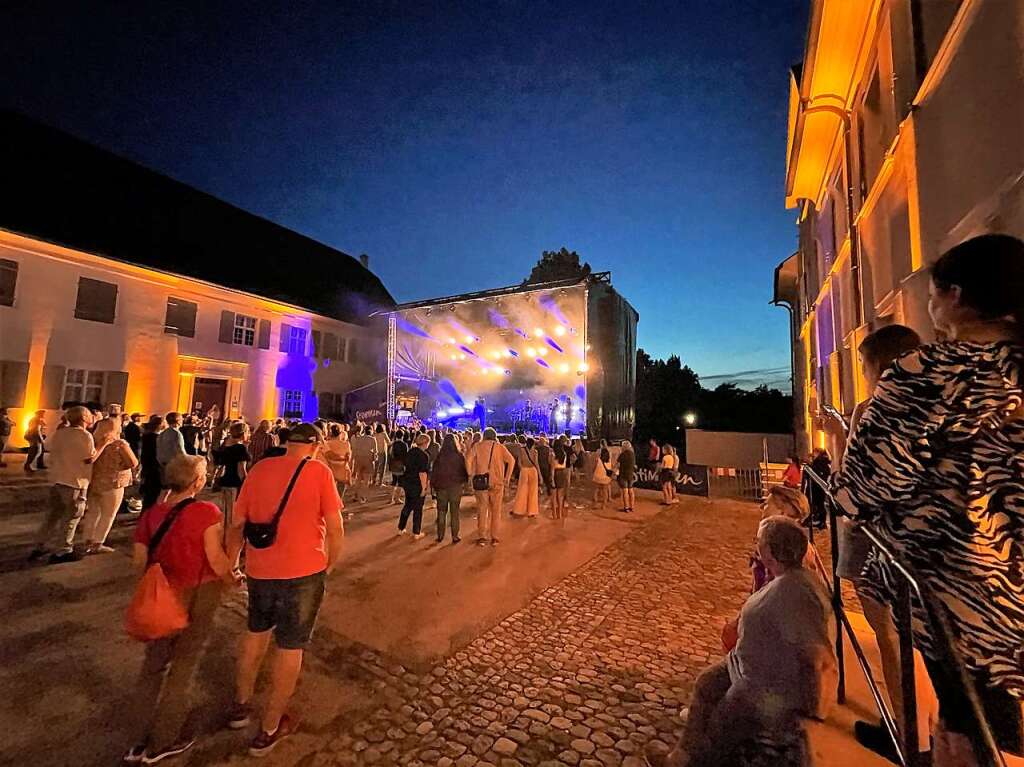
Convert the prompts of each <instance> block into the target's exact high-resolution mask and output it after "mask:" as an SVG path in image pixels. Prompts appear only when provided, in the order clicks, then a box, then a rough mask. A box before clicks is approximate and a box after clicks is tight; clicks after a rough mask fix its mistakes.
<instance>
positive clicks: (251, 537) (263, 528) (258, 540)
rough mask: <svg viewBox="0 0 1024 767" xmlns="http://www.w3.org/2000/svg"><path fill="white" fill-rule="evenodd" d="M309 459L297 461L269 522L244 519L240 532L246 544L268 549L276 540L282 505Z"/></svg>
mask: <svg viewBox="0 0 1024 767" xmlns="http://www.w3.org/2000/svg"><path fill="white" fill-rule="evenodd" d="M309 460H310V459H309V458H303V459H302V460H301V461H299V465H298V466H297V467H296V468H295V473H294V474H292V478H291V481H290V482H289V483H288V488H287V489H286V490H285V491H284V495H283V496H282V497H281V503H280V504H278V506H277V511H276V512H274V516H273V518H272V519H271V520H270V521H269V522H252V521H250V520H246V522H245V526H244V527H243V528H242V534H243V535H244V536H245V540H246V541H247V542H248V544H249V545H250V546H252V547H253V548H254V549H268V548H270V547H271V546H273V545H274V541H276V540H277V526H278V524H279V523H280V522H281V515H282V514H284V507H285V506H287V505H288V499H289V498H290V497H291V494H292V489H293V488H294V487H295V482H296V480H298V478H299V474H301V473H302V470H303V469H304V468H306V464H307V463H309Z"/></svg>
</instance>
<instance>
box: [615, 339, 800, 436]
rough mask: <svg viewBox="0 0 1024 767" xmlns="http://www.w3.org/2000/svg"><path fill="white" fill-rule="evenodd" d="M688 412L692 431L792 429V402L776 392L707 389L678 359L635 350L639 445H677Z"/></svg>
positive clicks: (727, 386)
mask: <svg viewBox="0 0 1024 767" xmlns="http://www.w3.org/2000/svg"><path fill="white" fill-rule="evenodd" d="M690 412H692V413H693V414H694V415H695V416H696V417H697V427H698V428H701V429H708V430H712V431H746V432H769V433H788V432H790V431H792V428H793V426H792V412H793V398H792V397H791V396H790V395H788V394H783V393H782V392H780V391H779V390H777V389H769V388H768V387H767V386H759V387H757V388H756V389H754V390H752V391H747V390H745V389H740V388H739V387H738V386H736V385H735V384H731V383H727V384H722V385H721V386H718V387H717V388H715V389H713V390H708V389H705V388H703V387H702V386H701V385H700V378H699V377H698V376H697V374H696V373H694V372H693V370H691V369H690V367H689V366H688V365H683V364H682V362H681V361H680V359H679V357H677V356H676V355H672V356H671V357H669V358H668V359H667V360H655V359H652V358H651V356H650V355H649V354H647V352H645V351H644V350H643V349H637V352H636V429H635V430H634V438H635V439H636V440H637V441H638V443H643V442H646V441H647V440H648V439H650V438H651V437H654V438H655V439H656V440H658V442H659V443H664V442H670V443H672V444H674V445H677V446H681V445H682V442H683V439H682V437H683V430H684V429H686V428H687V424H686V423H685V421H684V418H685V416H686V414H687V413H690Z"/></svg>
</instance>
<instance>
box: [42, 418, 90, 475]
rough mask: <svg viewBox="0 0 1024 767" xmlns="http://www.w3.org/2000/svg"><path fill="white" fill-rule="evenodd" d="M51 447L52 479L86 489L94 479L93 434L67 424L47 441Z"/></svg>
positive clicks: (47, 444)
mask: <svg viewBox="0 0 1024 767" xmlns="http://www.w3.org/2000/svg"><path fill="white" fill-rule="evenodd" d="M46 446H47V447H48V448H49V449H50V479H51V480H52V481H53V483H54V484H55V485H65V486H67V487H77V488H80V489H82V490H85V489H86V488H87V487H89V480H90V479H92V464H91V463H86V461H87V460H89V459H90V458H92V452H93V448H94V447H95V445H94V443H93V440H92V435H91V434H90V433H89V432H87V431H86V430H85V429H78V428H75V427H73V426H65V427H64V428H63V429H57V432H56V433H55V434H54V435H53V436H52V437H50V439H49V440H47V442H46Z"/></svg>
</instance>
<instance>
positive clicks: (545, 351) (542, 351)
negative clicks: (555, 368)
mask: <svg viewBox="0 0 1024 767" xmlns="http://www.w3.org/2000/svg"><path fill="white" fill-rule="evenodd" d="M537 351H538V352H540V354H541V356H542V357H546V356H547V355H548V347H546V346H542V347H540V349H538V350H537Z"/></svg>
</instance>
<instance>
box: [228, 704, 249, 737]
mask: <svg viewBox="0 0 1024 767" xmlns="http://www.w3.org/2000/svg"><path fill="white" fill-rule="evenodd" d="M251 721H252V706H250V705H249V704H248V703H237V702H236V703H232V704H231V708H230V709H228V729H229V730H242V729H244V728H246V727H248V726H249V723H250V722H251Z"/></svg>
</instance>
